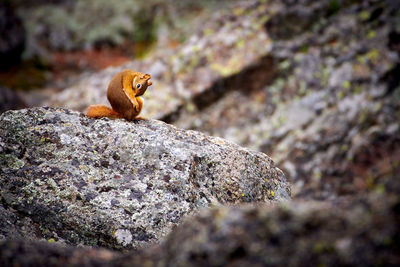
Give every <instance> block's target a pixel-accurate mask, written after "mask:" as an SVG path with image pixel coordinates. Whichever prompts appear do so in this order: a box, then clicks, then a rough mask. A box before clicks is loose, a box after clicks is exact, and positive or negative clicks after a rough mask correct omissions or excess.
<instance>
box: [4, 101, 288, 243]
mask: <svg viewBox="0 0 400 267" xmlns="http://www.w3.org/2000/svg"><path fill="white" fill-rule="evenodd" d="M0 177H1V179H0V188H1V200H2V203H3V206H4V207H5V208H6V209H9V210H12V211H13V212H14V213H15V214H16V215H17V216H19V217H18V218H19V219H15V218H14V221H17V222H20V223H19V225H22V226H23V225H24V223H21V220H22V219H21V218H23V217H29V218H30V219H31V221H30V223H29V227H28V228H29V229H30V231H29V232H24V230H23V229H22V228H21V229H22V230H21V229H20V230H18V231H17V232H19V233H20V235H21V236H22V237H26V235H27V234H29V235H30V236H31V235H32V234H34V235H35V237H36V238H45V239H50V238H54V239H55V240H56V241H60V242H67V243H70V244H75V245H76V244H85V245H92V246H105V247H110V248H115V249H124V248H130V247H141V246H143V245H146V244H148V243H151V242H154V241H157V240H159V239H160V237H163V236H165V235H166V234H167V233H168V232H170V230H171V228H172V227H173V226H174V225H176V224H177V223H178V222H179V221H180V220H181V218H182V217H183V216H184V215H186V214H188V213H191V212H193V211H196V210H197V209H198V208H200V207H205V206H209V205H210V204H223V203H241V202H275V201H282V200H287V199H290V188H289V184H288V183H287V182H286V179H285V176H284V174H283V173H282V171H280V170H279V169H278V168H276V167H275V166H274V163H273V161H272V160H271V159H270V158H269V157H268V156H267V155H265V154H263V153H259V152H253V151H250V150H248V149H245V148H242V147H240V146H238V145H236V144H233V143H231V142H229V141H226V140H224V139H221V138H214V137H209V136H206V135H204V134H202V133H199V132H196V131H186V130H181V129H178V128H176V127H173V126H171V125H168V124H166V123H163V122H160V121H156V120H144V121H138V122H136V123H133V122H127V121H125V120H109V119H99V120H94V119H88V118H87V117H85V116H84V115H83V114H80V113H78V112H72V111H70V110H66V109H54V108H34V109H25V110H19V111H8V112H6V113H4V114H3V115H2V116H1V117H0ZM17 225H18V223H17ZM16 227H17V226H16ZM10 232H12V231H11V230H10V231H8V232H7V231H2V232H1V233H0V234H1V235H2V236H4V237H8V235H9V233H10ZM14 232H15V231H14Z"/></svg>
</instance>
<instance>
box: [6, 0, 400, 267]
mask: <svg viewBox="0 0 400 267" xmlns="http://www.w3.org/2000/svg"><path fill="white" fill-rule="evenodd" d="M0 13H1V14H5V15H2V16H0V29H1V32H0V34H1V39H0V55H1V68H2V70H1V71H2V72H1V73H0V85H2V87H0V90H1V94H0V97H1V99H0V105H1V110H2V111H3V110H5V109H10V108H21V107H25V106H28V107H32V106H52V107H65V108H70V109H73V110H77V111H84V109H85V108H86V107H87V106H88V105H91V104H99V103H105V104H106V103H107V100H106V97H105V95H106V88H107V85H108V82H109V81H110V79H111V78H112V76H113V75H114V74H115V73H117V72H119V71H120V70H122V69H124V68H131V69H134V70H139V71H142V72H147V73H150V74H151V75H152V76H153V80H154V82H153V86H152V87H151V88H150V89H149V90H148V91H147V92H146V95H145V104H144V110H143V116H144V117H149V118H153V119H160V120H163V121H165V122H168V123H171V124H173V125H175V126H178V127H181V128H185V129H194V130H198V131H201V132H204V133H206V134H208V135H213V136H218V137H222V138H226V139H228V140H231V141H234V142H236V143H237V144H239V145H241V146H244V147H247V148H251V149H253V150H257V151H261V152H264V153H266V154H267V155H269V156H270V157H271V158H272V159H273V160H274V161H275V163H276V164H277V166H278V167H279V168H280V169H282V170H283V171H284V173H285V175H286V177H287V178H288V180H289V181H290V182H291V183H292V198H293V202H301V204H300V206H299V210H300V211H298V212H299V213H297V211H296V212H294V211H293V212H291V211H290V212H287V213H285V212H283V211H279V210H275V211H271V212H272V214H271V217H273V216H278V217H275V218H276V220H277V221H281V220H282V221H283V222H279V223H283V224H285V225H286V226H287V227H288V229H292V230H293V231H296V229H298V228H296V225H297V224H296V223H299V224H298V225H297V226H298V227H300V228H301V229H303V230H304V231H300V230H299V231H300V232H299V233H298V232H296V233H297V234H298V235H296V233H294V234H293V235H292V236H290V235H288V236H286V234H288V233H287V232H284V230H282V233H281V235H280V237H281V238H283V239H284V240H287V239H290V240H292V239H293V238H296V236H297V237H300V236H303V235H304V236H306V237H305V238H306V240H307V241H304V242H305V243H302V242H301V241H298V242H299V243H298V244H296V245H295V244H293V246H298V249H297V250H295V251H297V252H298V253H299V254H296V255H297V256H294V257H295V258H296V257H297V258H296V259H299V261H298V263H301V262H303V263H304V266H305V265H307V264H308V263H310V262H311V263H315V264H317V263H318V264H319V263H323V264H325V265H327V266H330V265H332V266H333V265H335V263H337V264H343V265H347V264H351V265H354V264H355V265H369V264H368V263H371V262H370V261H361V260H360V261H353V260H354V259H355V258H358V259H359V258H362V257H363V255H366V254H369V253H375V252H376V253H378V254H379V253H380V252H382V253H383V254H382V255H380V256H379V257H375V258H374V257H372V258H373V259H375V260H376V261H375V262H374V263H375V264H378V265H379V264H381V265H382V264H383V265H385V264H389V265H390V264H393V265H394V264H396V263H399V261H400V260H399V257H398V252H399V243H398V241H396V240H399V238H398V237H399V234H398V231H396V230H395V229H396V225H397V226H398V223H399V204H400V199H399V197H398V193H399V191H398V189H399V187H398V180H399V173H400V64H399V63H400V61H399V56H400V55H399V52H400V2H399V1H396V0H364V1H363V0H359V1H357V0H322V1H310V0H300V1H292V0H265V1H264V0H258V1H256V0H254V1H253V0H251V1H190V0H186V1H172V0H169V1H158V0H148V1H145V2H143V1H129V0H118V1H103V0H96V1H95V0H93V1H91V0H86V1H83V0H59V1H57V0H53V1H46V0H42V1H39V0H38V1H34V0H30V1H22V0H21V1H18V0H15V1H3V2H2V3H1V4H0ZM3 91H4V92H5V93H3ZM3 95H4V96H3ZM5 99H6V100H5ZM10 99H13V100H10ZM11 101H15V103H16V104H15V105H14V106H13V105H10V104H9V103H11ZM13 103H14V102H13ZM3 106H6V108H3ZM307 201H312V203H314V202H315V201H317V202H321V203H323V204H322V206H318V207H319V208H317V211H316V212H313V210H314V206H313V205H311V204H310V203H311V202H310V203H308V202H307ZM377 203H378V204H377ZM326 205H327V206H326ZM333 207H336V208H338V209H339V210H338V211H337V212H332V211H329V212H327V213H324V210H325V209H331V208H333ZM260 209H261V211H260V210H257V211H256V212H255V213H251V212H250V214H251V216H252V217H251V218H255V219H254V220H256V221H257V222H260V223H261V224H262V223H267V222H265V221H264V219H263V217H262V216H261V218H259V216H258V215H257V214H259V213H260V214H264V213H263V211H262V208H260ZM284 210H285V209H284ZM310 210H311V211H310ZM303 211H304V213H302V212H303ZM221 212H222V213H223V214H231V213H229V212H228V211H226V210H225V209H222V210H221V211H219V212H216V213H212V212H211V213H206V214H205V215H202V216H203V217H205V218H207V219H204V218H203V217H201V216H200V217H201V218H203V219H199V220H200V222H201V223H200V224H202V223H203V221H202V220H205V222H204V223H205V224H206V222H207V221H212V218H213V219H218V218H219V217H218V216H217V215H218V214H221ZM234 212H236V213H239V214H242V215H240V216H244V217H245V218H248V217H246V216H247V215H243V214H247V212H249V211H247V210H245V211H241V210H239V211H234ZM236 213H233V214H236ZM282 213H284V214H283V215H282ZM328 213H329V214H328ZM216 214H217V215H216ZM254 214H256V215H254ZM302 214H303V215H304V216H305V217H307V216H317V217H318V216H319V215H318V214H322V215H321V216H322V219H321V218H320V219H318V220H317V221H316V222H315V225H314V224H313V222H312V219H310V222H309V223H310V225H311V226H310V225H308V224H307V223H304V221H302V219H304V218H303V217H302ZM316 214H317V215H316ZM335 214H336V215H337V214H339V215H340V216H341V218H343V222H341V223H339V222H337V221H330V220H329V219H327V217H324V216H328V215H329V216H336V215H335ZM227 216H228V217H229V216H231V215H227ZM232 216H233V215H232ZM240 216H239V217H240ZM285 216H286V217H285ZM329 216H328V217H329ZM340 216H339V217H340ZM355 217H358V218H363V220H365V224H363V223H362V220H361V221H357V220H356V219H355ZM210 218H211V219H210ZM224 218H226V217H224ZM235 218H236V219H237V217H235ZM257 218H258V219H257ZM285 218H286V219H287V220H286V219H285ZM307 218H310V217H307ZM353 219H354V220H355V221H353ZM381 219H382V220H383V221H384V222H381V221H380V220H381ZM232 220H235V219H232ZM271 220H272V219H271ZM304 220H305V221H307V219H304ZM228 221H229V219H228ZM300 222H303V224H301V223H300ZM242 223H243V224H242ZM269 223H270V224H272V225H276V224H278V223H277V222H275V221H273V222H269ZM238 224H239V225H240V227H242V226H243V225H247V221H246V220H240V222H239V223H238ZM340 225H342V226H343V225H349V226H348V227H345V229H341V226H340ZM386 226H387V229H388V230H387V232H385V233H383V232H380V229H384V228H385V227H386ZM209 227H211V228H212V227H213V226H212V225H211V226H210V225H209ZM243 227H244V226H243ZM307 227H309V228H307ZM313 227H316V229H318V230H316V231H315V232H312V230H310V229H312V228H313ZM324 227H326V228H324ZM278 228H279V227H278ZM212 229H213V228H212ZM244 229H247V228H246V227H244ZM274 229H275V228H274ZM324 229H325V230H326V231H327V232H324ZM327 229H328V230H327ZM338 229H341V230H343V232H341V234H340V237H333V236H334V235H335V233H336V230H338ZM356 229H359V230H360V229H364V230H360V231H361V232H362V233H361V232H359V231H358V230H356ZM275 230H276V229H275ZM179 231H182V232H185V231H184V229H183V228H181V230H178V233H179ZM188 231H191V230H188ZM232 231H233V230H232ZM271 231H272V230H271ZM277 231H278V230H277ZM307 231H310V234H309V235H308V234H307V233H308V232H307ZM363 231H364V232H363ZM368 231H371V232H370V233H368V234H366V232H368ZM193 232H196V230H194V229H193ZM205 232H207V233H209V232H212V231H211V230H210V231H208V230H205ZM222 232H223V231H222ZM228 232H229V231H228ZM278 232H279V231H278ZM289 232H290V231H289ZM191 233H192V232H190V234H191ZM213 233H214V232H213ZM229 233H231V232H229ZM240 233H242V232H240ZM313 233H314V234H313ZM324 233H325V234H324ZM184 234H187V235H188V236H190V234H188V233H184ZM363 234H366V235H365V236H364V235H363ZM228 235H229V234H228ZM206 236H207V235H206ZM232 236H234V237H238V235H235V233H234V232H232ZM244 236H245V235H244V234H243V233H242V235H240V234H239V237H243V239H240V240H244V241H243V243H240V242H239V243H240V244H241V245H238V246H237V247H233V248H232V251H233V252H235V253H236V254H235V253H233V256H232V257H233V258H230V256H229V255H230V254H229V253H228V254H227V255H228V256H226V258H222V260H221V261H222V262H219V261H215V262H214V261H211V260H210V261H207V259H216V258H217V257H218V255H214V254H212V253H211V252H210V250H207V249H205V248H204V247H201V246H200V245H199V246H200V248H199V247H196V246H195V245H193V247H190V246H188V251H187V253H188V254H185V255H180V254H179V253H180V252H181V251H179V249H176V250H175V251H167V249H171V250H173V249H174V247H168V245H165V244H164V245H162V246H164V247H161V248H157V249H158V250H154V251H159V250H161V251H163V253H166V255H174V256H176V259H177V261H176V262H175V263H180V264H182V265H184V263H187V262H185V259H186V260H187V261H193V262H197V263H198V264H199V265H201V264H207V263H209V264H210V263H211V262H212V263H213V264H214V263H215V265H221V264H224V263H229V262H232V261H233V262H235V261H234V260H235V259H236V258H235V257H236V256H238V255H239V258H240V257H244V258H246V257H247V256H248V255H253V256H254V253H253V252H252V250H247V249H246V248H242V249H240V247H241V246H247V244H248V243H247V241H246V239H245V237H244ZM266 236H267V237H268V238H270V239H268V240H269V242H271V243H268V244H271V246H288V245H289V243H290V242H280V241H279V240H280V239H279V238H278V241H276V238H275V239H274V238H273V237H271V235H269V234H266ZM360 236H362V238H361V239H357V238H360ZM203 237H204V236H203ZM225 237H226V236H225ZM311 237H312V238H311ZM171 238H172V237H171ZM199 238H200V237H199ZM232 238H233V237H232ZM285 238H287V239H285ZM307 238H309V239H307ZM332 238H333V239H332ZM335 238H336V239H335ZM200 239H201V238H200ZM334 239H335V240H334ZM176 240H179V237H178V238H177V239H176ZM201 240H204V239H201ZM207 240H208V239H207ZM302 240H303V239H302ZM310 240H311V241H312V242H311V241H310ZM321 240H325V241H321ZM327 240H329V241H327ZM349 240H350V241H349ZM309 241H310V242H311V243H307V242H309ZM353 241H354V243H352V242H353ZM169 242H172V243H173V242H175V241H174V240H172V241H169ZM193 242H194V244H197V245H198V243H196V240H195V241H193ZM191 244H193V243H191ZM210 244H212V245H211V247H214V248H215V247H216V246H218V244H215V243H213V242H211V241H210ZM261 244H265V243H262V242H261ZM302 244H308V245H307V246H306V247H307V248H309V250H306V249H304V248H303V249H304V250H302ZM332 244H334V245H332ZM351 244H357V245H356V247H353V246H351ZM222 247H223V245H222ZM16 248H19V247H18V246H16ZM192 248H193V250H192V251H190V249H192ZM348 248H352V249H354V250H352V249H348ZM265 249H267V248H265ZM268 249H269V247H268ZM341 249H344V250H346V253H347V254H346V253H344V254H343V255H345V256H343V255H342V254H340V253H341V252H340V250H341ZM310 250H311V251H313V253H314V254H318V255H319V256H318V257H321V259H323V260H322V261H317V262H313V261H311V260H307V259H309V258H307V251H310ZM154 251H152V252H149V255H150V256H146V255H147V254H146V255H144V256H143V258H140V259H143V260H144V259H148V258H147V257H149V258H152V259H154V258H155V256H154V255H156V254H157V257H162V255H163V254H162V253H156V252H154ZM256 251H259V250H257V248H256ZM339 252H340V253H339ZM153 253H154V254H153ZM168 253H170V254H168ZM174 253H177V254H174ZM182 253H186V252H182ZM190 253H192V254H190ZM196 253H197V254H196ZM202 253H203V254H202ZM251 253H253V254H251ZM276 253H279V252H276ZM285 253H288V255H294V254H293V253H292V252H291V251H290V250H287V251H285ZM332 253H333V254H334V255H336V256H334V258H332V260H331V261H328V262H325V261H324V260H326V259H327V258H326V257H325V258H324V257H323V256H321V255H325V256H326V255H328V254H329V255H331V256H332V255H333V254H332ZM335 253H336V254H335ZM178 254H179V255H178ZM160 255H161V256H160ZM190 255H192V257H191V256H190ZM193 255H194V256H193ZM219 255H222V254H219ZM349 255H350V256H349ZM351 255H353V258H352V256H351ZM371 255H372V254H371ZM385 255H386V256H385ZM396 255H397V256H396ZM185 256H187V258H185ZM308 256H309V255H308ZM196 257H198V258H196ZM207 257H210V258H207ZM249 257H250V256H249ZM335 257H338V258H340V259H341V260H337V258H335ZM346 257H349V258H346ZM328 258H329V257H328ZM246 259H250V258H246ZM283 259H285V257H284V256H282V257H277V259H276V263H282V264H283V263H284V264H290V262H289V263H288V262H284V261H283ZM300 259H302V260H303V261H301V260H300ZM344 259H347V260H344ZM373 259H371V260H373ZM196 260H198V261H196ZM335 260H336V261H335ZM238 262H239V263H240V261H238ZM251 262H252V261H247V262H246V263H251ZM255 262H262V263H265V262H263V261H255ZM200 263H201V264H200ZM299 265H301V264H299ZM371 265H372V264H371Z"/></svg>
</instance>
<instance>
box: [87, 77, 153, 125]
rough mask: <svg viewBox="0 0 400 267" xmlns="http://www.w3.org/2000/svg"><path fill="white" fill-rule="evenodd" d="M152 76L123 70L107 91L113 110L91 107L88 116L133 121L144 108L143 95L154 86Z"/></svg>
mask: <svg viewBox="0 0 400 267" xmlns="http://www.w3.org/2000/svg"><path fill="white" fill-rule="evenodd" d="M150 79H151V75H150V74H143V73H141V72H136V71H132V70H123V71H122V72H120V73H117V74H116V75H115V76H114V77H113V78H112V80H111V82H110V84H109V85H108V89H107V98H108V101H109V102H110V104H111V107H112V108H109V107H107V106H105V105H93V106H89V107H88V109H87V111H86V115H87V116H88V117H89V118H103V117H108V118H112V119H115V118H125V119H126V120H129V121H132V120H136V119H143V118H140V117H138V115H139V113H140V111H141V110H142V108H143V99H142V98H140V96H141V95H143V94H144V93H145V92H146V90H147V87H149V86H150V85H152V81H151V80H150Z"/></svg>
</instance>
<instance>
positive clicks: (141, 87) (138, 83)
mask: <svg viewBox="0 0 400 267" xmlns="http://www.w3.org/2000/svg"><path fill="white" fill-rule="evenodd" d="M150 79H151V75H150V74H143V73H139V75H138V76H136V77H135V79H133V84H132V86H133V88H134V89H135V95H136V96H141V95H143V94H144V92H146V89H147V87H149V86H150V85H152V84H153V82H152V81H151V80H150Z"/></svg>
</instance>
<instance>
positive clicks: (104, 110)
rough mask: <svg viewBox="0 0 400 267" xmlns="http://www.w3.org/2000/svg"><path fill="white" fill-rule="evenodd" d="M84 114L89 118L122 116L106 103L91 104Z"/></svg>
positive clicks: (115, 117)
mask: <svg viewBox="0 0 400 267" xmlns="http://www.w3.org/2000/svg"><path fill="white" fill-rule="evenodd" d="M86 116H88V117H89V118H103V117H108V118H111V119H117V118H123V116H122V114H119V113H118V112H116V111H114V110H112V109H111V108H109V107H107V106H106V105H93V106H89V107H88V108H87V109H86Z"/></svg>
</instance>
